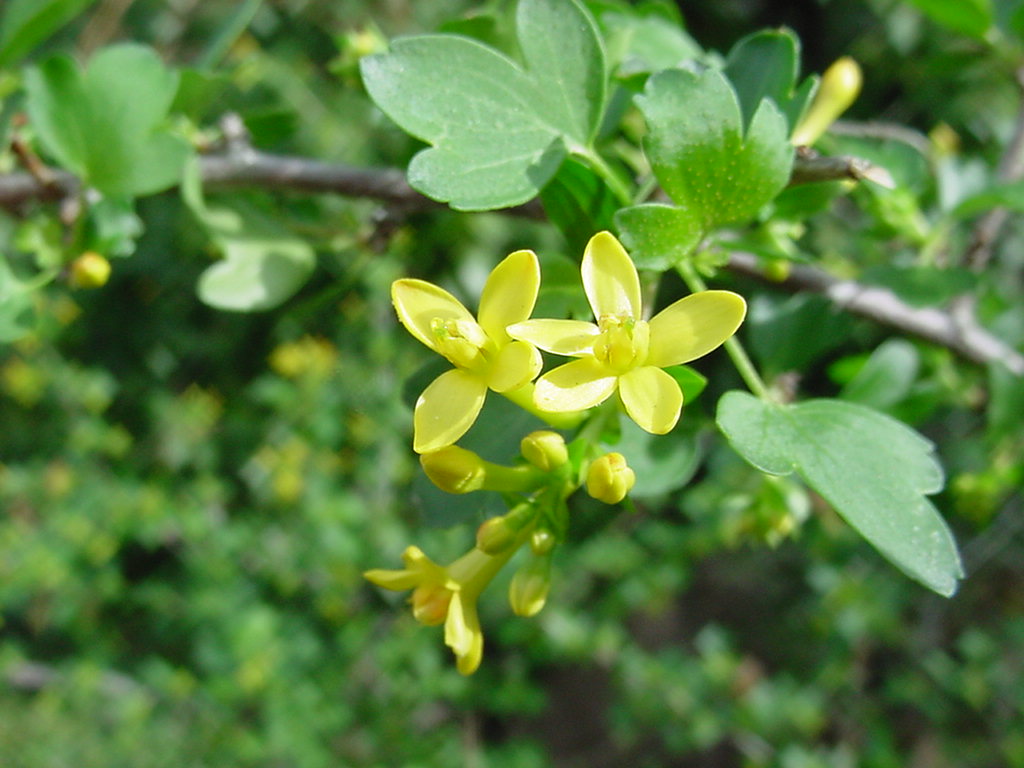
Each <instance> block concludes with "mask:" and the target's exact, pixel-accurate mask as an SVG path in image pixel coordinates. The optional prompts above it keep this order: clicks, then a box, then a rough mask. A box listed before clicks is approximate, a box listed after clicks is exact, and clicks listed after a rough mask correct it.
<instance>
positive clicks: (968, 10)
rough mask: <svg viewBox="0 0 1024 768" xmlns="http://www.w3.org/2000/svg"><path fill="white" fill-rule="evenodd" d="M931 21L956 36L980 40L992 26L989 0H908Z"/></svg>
mask: <svg viewBox="0 0 1024 768" xmlns="http://www.w3.org/2000/svg"><path fill="white" fill-rule="evenodd" d="M908 2H909V3H910V4H911V5H914V6H917V7H918V8H920V9H921V10H922V11H923V12H924V13H925V14H927V15H928V16H929V18H931V20H932V21H934V22H936V23H938V24H941V25H942V26H944V27H946V28H947V29H950V30H952V31H953V32H956V33H957V34H958V35H968V36H970V37H976V38H979V39H982V38H984V37H985V33H986V32H988V30H989V27H991V26H992V3H991V2H990V0H908Z"/></svg>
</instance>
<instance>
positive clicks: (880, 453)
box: [718, 392, 963, 597]
mask: <svg viewBox="0 0 1024 768" xmlns="http://www.w3.org/2000/svg"><path fill="white" fill-rule="evenodd" d="M718 425H719V427H720V428H721V429H722V432H724V433H725V435H726V437H727V438H728V439H729V443H730V444H731V445H732V447H733V448H734V449H735V450H736V451H737V452H738V453H739V454H740V455H741V456H743V457H744V458H745V459H746V460H747V461H749V462H750V463H751V464H753V465H754V466H755V467H757V468H758V469H761V470H762V471H764V472H768V473H769V474H774V475H787V474H790V473H791V472H793V471H796V472H797V473H799V475H800V476H801V477H802V478H803V479H804V481H805V482H806V483H807V484H808V485H809V486H810V487H811V488H813V489H814V490H815V491H817V492H818V493H819V494H821V496H822V497H823V498H824V499H825V500H826V501H828V502H829V503H830V504H831V505H832V506H833V507H834V508H835V510H836V512H838V513H839V514H840V515H841V516H842V517H843V518H844V519H845V520H846V521H847V522H848V523H849V524H850V525H851V526H853V528H855V529H856V530H857V532H858V533H860V534H861V535H862V536H863V537H864V538H865V539H867V540H868V541H869V542H870V543H871V544H872V545H873V546H874V547H875V548H876V549H878V551H879V552H881V553H882V554H883V555H884V556H885V557H886V558H888V559H889V560H890V561H891V562H892V563H893V564H894V565H896V566H897V567H899V568H900V569H901V570H903V571H904V572H905V573H906V574H907V575H908V576H910V577H911V578H913V579H915V580H917V581H919V582H921V583H922V584H924V585H925V586H927V587H928V588H930V589H932V590H934V591H936V592H938V593H939V594H941V595H945V596H947V597H948V596H950V595H952V594H953V593H954V592H955V591H956V588H957V582H958V581H959V579H960V578H961V577H962V576H963V569H962V567H961V565H960V556H959V554H958V553H957V549H956V542H955V541H954V540H953V535H952V533H950V530H949V528H948V527H947V526H946V523H945V521H943V519H942V517H941V516H940V515H939V513H938V511H937V510H936V509H935V507H934V506H933V505H932V504H931V502H930V501H928V499H926V498H925V495H929V494H933V493H936V492H937V491H939V490H940V489H941V488H942V483H943V473H942V467H941V466H940V465H939V464H938V462H937V461H936V460H935V456H934V453H933V446H932V444H931V443H929V442H928V441H927V440H925V439H924V438H923V437H921V436H920V435H919V434H918V433H916V432H914V431H913V430H912V429H910V428H909V427H907V426H906V425H904V424H902V423H900V422H898V421H896V420H894V419H891V418H890V417H888V416H885V415H884V414H881V413H878V412H877V411H873V410H871V409H869V408H865V407H863V406H860V405H854V404H853V403H844V402H841V401H838V400H809V401H807V402H805V403H801V404H799V405H791V406H783V405H775V404H769V403H765V402H762V401H760V400H758V399H757V398H755V397H753V396H751V395H748V394H746V393H744V392H727V393H726V394H725V395H724V396H723V397H722V399H721V400H720V401H719V405H718Z"/></svg>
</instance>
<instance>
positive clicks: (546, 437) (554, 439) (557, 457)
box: [519, 430, 569, 472]
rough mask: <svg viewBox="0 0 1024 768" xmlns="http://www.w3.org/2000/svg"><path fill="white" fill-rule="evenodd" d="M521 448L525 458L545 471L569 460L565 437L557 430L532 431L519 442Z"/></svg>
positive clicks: (549, 470)
mask: <svg viewBox="0 0 1024 768" xmlns="http://www.w3.org/2000/svg"><path fill="white" fill-rule="evenodd" d="M519 450H520V451H521V452H522V454H523V458H524V459H526V460H527V461H528V462H530V463H531V464H532V465H533V466H535V467H536V468H537V469H540V470H542V471H544V472H551V471H552V470H554V469H557V468H558V467H560V466H562V465H563V464H565V463H566V462H567V461H569V450H568V449H567V448H566V447H565V438H564V437H562V436H561V435H560V434H558V433H557V432H550V431H547V430H539V431H537V432H531V433H530V434H528V435H527V436H526V437H524V438H523V439H522V442H520V443H519Z"/></svg>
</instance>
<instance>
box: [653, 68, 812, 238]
mask: <svg viewBox="0 0 1024 768" xmlns="http://www.w3.org/2000/svg"><path fill="white" fill-rule="evenodd" d="M636 101H637V105H638V106H639V107H640V110H641V111H642V112H643V114H644V117H645V118H646V119H647V126H648V135H647V137H646V138H645V140H644V151H645V152H646V154H647V157H648V159H649V160H650V162H651V167H652V169H653V170H654V175H655V176H656V177H657V179H658V181H659V182H660V183H661V186H662V188H663V189H664V190H665V192H666V193H668V196H669V197H670V198H672V200H673V201H674V202H675V203H676V204H677V205H678V206H679V207H680V208H683V209H685V210H686V211H687V215H688V216H692V217H696V219H697V220H698V221H699V222H700V224H701V228H702V231H703V233H704V234H706V233H707V232H709V231H710V230H712V229H714V228H715V227H718V226H720V225H723V224H733V223H740V222H743V221H746V220H749V219H752V218H754V217H755V216H756V215H757V213H758V212H759V211H760V210H761V208H762V207H763V206H764V205H765V203H767V202H768V201H770V200H771V199H772V198H773V197H775V195H777V194H778V193H779V192H780V191H781V190H782V189H783V188H784V187H785V186H786V183H787V182H788V180H789V174H790V168H791V166H792V163H793V147H792V146H791V145H790V144H789V141H788V139H787V135H788V128H787V126H786V121H785V118H784V117H783V116H782V114H781V113H780V112H779V110H778V108H777V107H776V106H775V105H774V104H773V103H772V102H770V101H762V102H761V104H760V106H759V107H758V108H757V110H756V111H755V113H754V115H753V118H752V119H751V121H750V129H749V130H748V131H747V132H746V134H745V135H744V132H743V128H742V118H741V114H740V105H739V102H738V100H737V97H736V93H735V92H734V91H733V89H732V87H731V86H730V85H729V82H728V81H727V80H726V79H725V75H723V74H722V72H720V71H718V70H713V69H710V70H707V71H705V72H703V73H701V74H695V73H693V72H689V71H687V70H682V69H671V70H665V71H663V72H659V73H658V74H656V75H654V76H653V77H652V78H651V79H650V80H649V81H648V83H647V87H646V88H645V90H644V93H643V95H641V96H638V97H637V100H636Z"/></svg>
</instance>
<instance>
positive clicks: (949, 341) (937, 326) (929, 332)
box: [0, 150, 1024, 375]
mask: <svg viewBox="0 0 1024 768" xmlns="http://www.w3.org/2000/svg"><path fill="white" fill-rule="evenodd" d="M200 169H201V174H202V178H203V183H204V184H205V185H207V186H208V187H211V188H221V189H226V188H238V187H260V188H269V189H274V190H294V191H301V192H314V193H331V194H338V195H345V196H349V197H368V198H373V199H376V200H381V201H383V202H387V203H391V204H397V205H401V206H402V207H403V208H404V209H405V210H406V211H413V210H425V209H431V208H439V207H443V206H442V204H440V203H436V202H434V201H432V200H429V199H427V198H425V197H423V196H422V195H420V194H419V193H418V192H417V191H416V190H414V189H413V188H412V187H410V186H409V184H408V183H407V182H406V180H405V175H404V174H403V173H402V171H400V170H397V169H381V168H352V167H349V166H345V165H339V164H335V163H325V162H320V161H316V160H308V159H305V158H300V157H289V156H281V155H271V154H267V153H264V152H259V151H256V150H251V151H246V152H241V153H235V154H234V155H231V154H228V155H223V156H207V157H203V158H201V161H200ZM77 186H78V181H77V180H76V179H75V178H74V176H72V175H71V174H68V173H64V172H59V171H58V172H55V173H54V176H53V180H52V183H51V184H49V185H43V184H41V183H40V182H39V181H38V180H36V179H33V178H32V177H31V176H30V175H28V174H11V175H7V176H0V206H4V207H6V208H10V209H11V210H17V208H18V207H19V206H20V205H22V204H24V203H25V202H27V201H29V200H56V199H60V198H62V197H65V196H67V195H69V194H72V193H73V192H74V190H75V189H76V188H77ZM506 212H507V213H511V214H513V215H517V216H525V217H529V218H542V217H543V215H544V213H543V209H542V208H541V206H540V205H539V203H537V202H536V201H532V202H530V203H527V204H525V205H521V206H517V207H515V208H510V209H508V210H507V211H506ZM729 267H730V268H731V269H733V270H735V271H736V272H741V273H744V274H748V275H753V276H755V277H758V278H764V274H763V273H762V271H761V270H760V268H759V266H758V263H757V259H756V257H754V256H752V255H750V254H734V255H733V257H732V258H731V259H730V262H729ZM770 282H772V284H774V285H778V286H779V287H782V288H784V289H787V290H791V291H798V290H805V291H815V292H817V293H822V294H825V295H826V296H828V297H829V298H830V299H832V300H833V301H834V302H836V303H837V304H838V305H840V306H842V307H844V308H845V309H848V310H849V311H851V312H853V313H855V314H858V315H861V316H863V317H867V318H870V319H872V320H874V321H876V322H879V323H881V324H883V325H887V326H889V327H891V328H893V329H895V330H898V331H903V332H906V333H909V334H912V335H915V336H919V337H920V338H923V339H926V340H928V341H931V342H933V343H936V344H940V345H942V346H945V347H948V348H949V349H951V350H953V351H954V352H956V353H957V354H959V355H960V356H962V357H963V358H965V359H967V360H970V361H972V362H976V363H982V364H985V363H989V362H992V361H1002V362H1003V363H1004V364H1005V365H1006V366H1007V367H1008V368H1009V369H1010V370H1011V371H1013V372H1014V373H1016V374H1018V375H1024V356H1021V354H1020V353H1018V352H1017V351H1016V350H1013V349H1011V348H1010V347H1008V346H1007V345H1005V344H1003V342H1001V341H1000V340H999V339H997V338H995V337H994V336H992V335H991V334H990V333H988V332H987V331H986V330H985V329H983V328H981V327H980V326H978V325H977V323H976V322H975V321H974V320H973V317H972V316H971V314H970V313H957V314H955V315H954V314H953V313H950V312H944V311H942V310H939V309H933V308H926V309H921V308H916V307H911V306H909V305H908V304H906V303H905V302H903V301H902V300H901V299H900V298H899V297H898V296H896V295H895V294H894V293H892V292H891V291H888V290H886V289H884V288H876V287H872V286H865V285H861V284H859V283H857V282H854V281H852V280H841V279H839V278H836V277H833V276H831V275H829V274H828V273H826V272H823V271H822V270H819V269H815V268H813V267H806V266H802V265H793V268H792V270H791V272H790V275H789V277H788V278H787V279H785V280H783V281H782V282H774V281H770Z"/></svg>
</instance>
